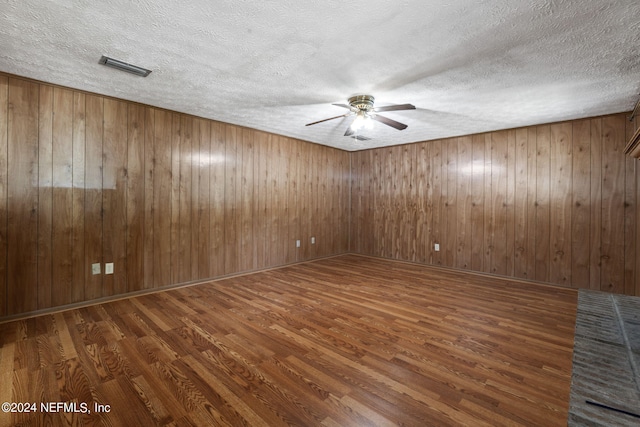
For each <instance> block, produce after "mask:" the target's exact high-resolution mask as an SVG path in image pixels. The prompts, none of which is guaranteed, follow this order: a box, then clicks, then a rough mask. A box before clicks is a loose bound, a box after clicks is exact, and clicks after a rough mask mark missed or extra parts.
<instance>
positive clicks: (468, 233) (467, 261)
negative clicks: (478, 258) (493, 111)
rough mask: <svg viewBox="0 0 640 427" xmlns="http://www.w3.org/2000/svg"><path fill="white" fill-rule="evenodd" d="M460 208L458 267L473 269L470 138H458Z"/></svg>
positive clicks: (457, 202) (458, 195) (458, 217)
mask: <svg viewBox="0 0 640 427" xmlns="http://www.w3.org/2000/svg"><path fill="white" fill-rule="evenodd" d="M457 175H458V190H457V195H456V199H457V200H456V205H457V207H458V215H457V219H458V230H457V233H456V234H457V253H456V267H458V268H462V269H469V268H471V239H472V229H471V225H472V216H471V215H472V209H473V206H472V192H471V179H472V175H473V142H472V138H471V137H470V136H462V137H460V138H458V168H457Z"/></svg>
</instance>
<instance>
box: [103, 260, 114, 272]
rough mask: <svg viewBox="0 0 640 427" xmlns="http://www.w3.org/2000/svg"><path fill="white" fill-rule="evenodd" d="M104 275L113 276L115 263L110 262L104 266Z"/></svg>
mask: <svg viewBox="0 0 640 427" xmlns="http://www.w3.org/2000/svg"><path fill="white" fill-rule="evenodd" d="M104 274H113V263H112V262H108V263H106V264H105V265H104Z"/></svg>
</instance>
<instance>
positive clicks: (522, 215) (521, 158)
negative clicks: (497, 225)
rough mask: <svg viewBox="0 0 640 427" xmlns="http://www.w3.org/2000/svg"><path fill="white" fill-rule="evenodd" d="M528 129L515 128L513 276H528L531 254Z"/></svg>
mask: <svg viewBox="0 0 640 427" xmlns="http://www.w3.org/2000/svg"><path fill="white" fill-rule="evenodd" d="M528 135H529V131H528V129H527V128H520V129H516V135H515V138H516V143H515V153H514V155H515V189H514V191H515V195H514V201H513V203H514V207H513V210H514V215H515V234H514V242H513V247H514V276H515V277H520V278H524V279H526V278H528V277H529V274H530V272H529V271H527V263H526V259H527V257H530V256H531V255H532V254H530V253H528V252H527V249H528V246H527V237H528V234H527V229H528V227H529V226H531V224H529V223H528V221H527V211H528V209H529V207H528V204H527V188H528V186H529V182H528V177H529V175H528V169H527V166H528V145H529V140H528Z"/></svg>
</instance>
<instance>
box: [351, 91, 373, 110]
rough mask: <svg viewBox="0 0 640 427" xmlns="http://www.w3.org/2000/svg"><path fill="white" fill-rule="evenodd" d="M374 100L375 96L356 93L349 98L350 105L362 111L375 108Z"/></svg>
mask: <svg viewBox="0 0 640 427" xmlns="http://www.w3.org/2000/svg"><path fill="white" fill-rule="evenodd" d="M373 101H375V98H374V97H373V96H371V95H354V96H352V97H351V98H349V105H350V106H351V107H353V108H356V109H358V110H360V111H370V110H373Z"/></svg>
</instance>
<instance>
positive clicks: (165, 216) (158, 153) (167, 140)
mask: <svg viewBox="0 0 640 427" xmlns="http://www.w3.org/2000/svg"><path fill="white" fill-rule="evenodd" d="M153 143H154V161H155V164H154V175H153V178H154V182H153V228H154V230H153V242H154V246H155V248H154V252H153V269H154V287H160V286H166V285H168V284H170V283H171V204H170V201H171V113H169V112H168V111H165V110H160V109H156V110H155V113H154V139H153Z"/></svg>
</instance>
